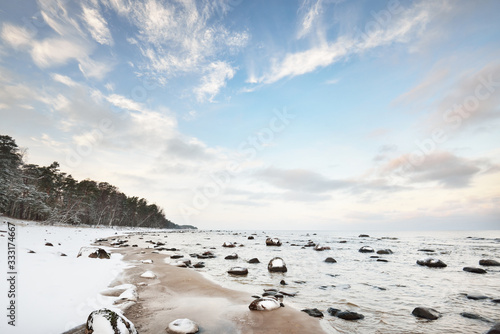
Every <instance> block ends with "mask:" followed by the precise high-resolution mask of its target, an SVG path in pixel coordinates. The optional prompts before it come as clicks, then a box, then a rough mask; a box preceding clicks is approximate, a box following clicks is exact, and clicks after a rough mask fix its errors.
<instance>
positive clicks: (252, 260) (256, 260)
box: [248, 257, 260, 263]
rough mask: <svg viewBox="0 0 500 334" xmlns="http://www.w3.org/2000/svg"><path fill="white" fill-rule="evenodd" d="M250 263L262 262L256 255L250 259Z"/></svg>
mask: <svg viewBox="0 0 500 334" xmlns="http://www.w3.org/2000/svg"><path fill="white" fill-rule="evenodd" d="M248 263H260V261H259V259H258V258H256V257H254V258H253V259H250V260H248Z"/></svg>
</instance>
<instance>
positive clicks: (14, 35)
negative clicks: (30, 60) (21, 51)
mask: <svg viewBox="0 0 500 334" xmlns="http://www.w3.org/2000/svg"><path fill="white" fill-rule="evenodd" d="M1 36H2V39H3V40H4V41H6V42H7V43H8V44H9V45H11V46H12V47H14V48H20V47H27V46H30V44H31V41H32V39H33V34H32V33H30V32H29V31H28V30H27V29H26V28H24V27H19V26H15V25H13V24H10V23H4V24H3V25H2V34H1Z"/></svg>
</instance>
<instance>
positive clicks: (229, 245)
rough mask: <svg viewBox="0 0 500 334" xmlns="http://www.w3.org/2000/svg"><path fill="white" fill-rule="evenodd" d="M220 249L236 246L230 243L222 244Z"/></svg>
mask: <svg viewBox="0 0 500 334" xmlns="http://www.w3.org/2000/svg"><path fill="white" fill-rule="evenodd" d="M222 247H226V248H233V247H236V245H235V244H233V243H232V242H225V243H223V244H222Z"/></svg>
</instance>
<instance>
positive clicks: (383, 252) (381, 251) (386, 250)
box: [377, 249, 392, 255]
mask: <svg viewBox="0 0 500 334" xmlns="http://www.w3.org/2000/svg"><path fill="white" fill-rule="evenodd" d="M377 254H380V255H388V254H392V250H390V249H379V250H378V251H377Z"/></svg>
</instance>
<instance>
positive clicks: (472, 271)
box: [463, 267, 486, 274]
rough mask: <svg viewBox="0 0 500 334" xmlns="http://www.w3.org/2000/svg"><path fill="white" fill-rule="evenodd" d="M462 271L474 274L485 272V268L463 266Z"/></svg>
mask: <svg viewBox="0 0 500 334" xmlns="http://www.w3.org/2000/svg"><path fill="white" fill-rule="evenodd" d="M463 270H464V271H467V272H469V273H475V274H486V270H484V269H482V268H473V267H464V269H463Z"/></svg>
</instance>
